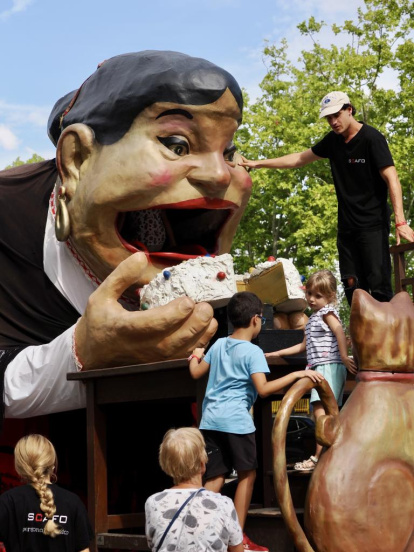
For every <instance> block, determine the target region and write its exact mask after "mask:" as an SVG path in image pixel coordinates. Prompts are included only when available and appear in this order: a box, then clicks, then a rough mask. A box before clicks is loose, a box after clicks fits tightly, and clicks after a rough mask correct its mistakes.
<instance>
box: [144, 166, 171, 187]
mask: <svg viewBox="0 0 414 552" xmlns="http://www.w3.org/2000/svg"><path fill="white" fill-rule="evenodd" d="M171 181H172V175H171V172H170V171H167V170H165V171H162V172H159V173H152V174H151V178H150V181H149V185H150V186H151V187H152V188H165V187H167V186H169V185H170V184H171Z"/></svg>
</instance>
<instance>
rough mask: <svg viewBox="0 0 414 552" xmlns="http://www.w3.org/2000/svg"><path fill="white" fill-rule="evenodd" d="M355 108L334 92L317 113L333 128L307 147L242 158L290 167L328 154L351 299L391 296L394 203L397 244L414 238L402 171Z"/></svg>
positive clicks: (345, 281)
mask: <svg viewBox="0 0 414 552" xmlns="http://www.w3.org/2000/svg"><path fill="white" fill-rule="evenodd" d="M354 115H355V108H354V107H353V106H352V105H351V102H350V100H349V97H348V96H347V95H346V94H344V93H343V92H331V93H329V94H327V95H326V96H325V97H324V98H323V100H322V102H321V108H320V115H319V117H320V118H321V117H325V118H326V120H327V121H328V123H329V125H330V127H331V129H332V131H331V132H329V133H328V134H327V135H326V136H325V137H324V138H323V139H322V140H321V141H320V142H318V143H317V144H315V145H314V146H313V147H311V148H310V149H308V150H305V151H303V152H300V153H291V154H289V155H284V156H282V157H278V158H275V159H264V160H260V161H249V160H247V159H244V161H243V163H241V165H242V166H244V167H250V168H256V169H258V168H272V169H291V168H296V167H303V166H304V165H307V164H309V163H312V162H313V161H318V160H319V159H323V158H328V159H329V161H330V164H331V170H332V177H333V181H334V184H335V190H336V195H337V199H338V236H337V245H338V254H339V268H340V272H341V279H342V282H343V284H344V288H345V294H346V297H347V299H348V303H349V304H351V300H352V295H353V292H354V290H355V289H356V288H357V287H359V288H362V289H364V290H366V291H367V292H369V293H370V294H371V295H372V296H373V297H374V298H375V299H377V300H378V301H389V300H390V299H391V297H392V295H393V292H392V286H391V260H390V255H389V232H390V208H389V205H388V202H387V197H388V192H389V195H390V199H391V203H392V206H393V210H394V215H395V226H396V235H397V244H399V243H400V238H404V239H406V240H408V241H410V242H412V241H414V232H413V230H412V229H411V228H410V227H409V226H408V224H407V222H406V220H405V217H404V211H403V202H402V190H401V184H400V181H399V179H398V174H397V171H396V169H395V166H394V162H393V159H392V156H391V153H390V150H389V148H388V144H387V142H386V140H385V138H384V136H383V135H382V134H381V133H380V132H378V130H376V129H375V128H373V127H371V126H369V125H367V124H365V123H362V122H359V121H357V120H356V119H355V118H354Z"/></svg>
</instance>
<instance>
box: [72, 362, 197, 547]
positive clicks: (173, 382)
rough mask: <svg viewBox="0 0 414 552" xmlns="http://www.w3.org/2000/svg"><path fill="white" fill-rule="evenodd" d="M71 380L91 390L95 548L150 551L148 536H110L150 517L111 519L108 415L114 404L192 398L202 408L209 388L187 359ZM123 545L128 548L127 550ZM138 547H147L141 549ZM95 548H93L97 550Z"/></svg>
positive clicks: (88, 409) (91, 510)
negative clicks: (107, 408)
mask: <svg viewBox="0 0 414 552" xmlns="http://www.w3.org/2000/svg"><path fill="white" fill-rule="evenodd" d="M68 380H78V381H82V382H83V383H84V384H85V385H86V397H87V399H86V418H87V453H88V459H87V465H88V468H87V470H88V473H87V478H88V512H89V516H90V519H91V523H92V529H93V531H94V533H95V535H96V543H95V546H97V547H99V548H103V549H110V548H116V547H118V548H121V547H122V548H123V549H127V550H128V549H129V550H148V548H147V546H146V540H145V537H143V538H140V537H139V536H137V535H122V534H121V533H119V534H117V535H113V534H111V535H109V534H108V531H109V530H111V529H116V530H121V531H122V529H125V528H131V527H143V526H144V513H143V512H141V513H131V514H112V515H109V514H108V473H107V462H106V438H107V435H106V413H105V409H104V407H105V406H106V405H110V404H117V403H126V402H135V401H153V400H168V399H177V398H181V399H188V400H189V402H190V401H195V400H197V399H198V400H197V402H198V403H199V404H201V396H202V395H203V394H204V385H203V384H202V383H201V382H200V381H195V380H193V379H192V378H191V376H190V374H189V370H188V362H187V360H186V359H179V360H170V361H166V362H156V363H152V364H140V365H134V366H123V367H118V368H105V369H101V370H91V371H89V372H78V373H76V374H68ZM121 543H122V546H121ZM137 546H141V547H138V548H137ZM93 549H94V548H93V547H91V550H93Z"/></svg>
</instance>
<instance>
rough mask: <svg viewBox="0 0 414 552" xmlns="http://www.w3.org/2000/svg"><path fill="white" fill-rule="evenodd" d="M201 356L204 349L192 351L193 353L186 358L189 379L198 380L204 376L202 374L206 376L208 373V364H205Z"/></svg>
mask: <svg viewBox="0 0 414 552" xmlns="http://www.w3.org/2000/svg"><path fill="white" fill-rule="evenodd" d="M203 356H204V349H203V348H201V347H199V348H197V349H194V351H193V352H192V353H191V355H190V356H189V357H188V362H189V364H188V367H189V368H190V374H191V377H192V378H194V379H199V378H201V377H202V376H204V374H206V373H207V372H208V369H209V368H210V364H207V362H206V361H205V360H203Z"/></svg>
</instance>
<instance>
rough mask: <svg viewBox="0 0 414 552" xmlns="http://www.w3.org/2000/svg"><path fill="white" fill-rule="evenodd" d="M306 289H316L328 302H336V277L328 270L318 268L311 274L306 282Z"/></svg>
mask: <svg viewBox="0 0 414 552" xmlns="http://www.w3.org/2000/svg"><path fill="white" fill-rule="evenodd" d="M306 289H313V290H315V291H318V292H319V293H320V294H322V295H323V296H325V297H326V298H327V299H328V301H329V302H330V303H333V304H336V301H337V297H336V289H337V285H336V278H335V276H334V275H333V274H332V272H331V271H330V270H318V272H314V273H313V274H311V275H310V276H309V278H308V280H307V282H306Z"/></svg>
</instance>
